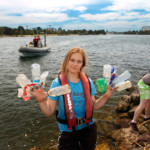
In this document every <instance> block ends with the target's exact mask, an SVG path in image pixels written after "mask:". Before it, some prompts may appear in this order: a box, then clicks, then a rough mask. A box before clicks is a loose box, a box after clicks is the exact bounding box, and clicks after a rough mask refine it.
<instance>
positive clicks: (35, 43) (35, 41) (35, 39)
mask: <svg viewBox="0 0 150 150" xmlns="http://www.w3.org/2000/svg"><path fill="white" fill-rule="evenodd" d="M33 44H34V47H37V44H38V39H37V37H36V36H35V37H34V39H33Z"/></svg>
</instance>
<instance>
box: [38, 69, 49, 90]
mask: <svg viewBox="0 0 150 150" xmlns="http://www.w3.org/2000/svg"><path fill="white" fill-rule="evenodd" d="M48 74H49V72H48V71H45V72H43V73H42V74H41V76H40V84H42V83H43V88H44V86H45V82H46V78H47V76H48Z"/></svg>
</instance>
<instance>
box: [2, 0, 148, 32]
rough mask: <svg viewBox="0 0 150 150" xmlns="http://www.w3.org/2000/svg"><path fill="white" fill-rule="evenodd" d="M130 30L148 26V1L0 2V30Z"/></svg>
mask: <svg viewBox="0 0 150 150" xmlns="http://www.w3.org/2000/svg"><path fill="white" fill-rule="evenodd" d="M2 26H7V27H11V28H17V27H18V26H23V27H24V28H25V29H32V28H35V27H41V28H59V27H61V28H62V29H65V30H68V29H69V30H78V29H80V30H82V29H86V30H102V29H103V30H105V31H109V32H111V31H117V32H123V31H129V30H131V31H133V30H138V31H139V30H142V27H143V26H150V0H0V27H2Z"/></svg>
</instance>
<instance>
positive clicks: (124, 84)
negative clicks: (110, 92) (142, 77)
mask: <svg viewBox="0 0 150 150" xmlns="http://www.w3.org/2000/svg"><path fill="white" fill-rule="evenodd" d="M131 87H132V84H131V82H130V81H125V82H121V83H120V84H118V85H117V87H116V91H122V90H125V89H128V88H131Z"/></svg>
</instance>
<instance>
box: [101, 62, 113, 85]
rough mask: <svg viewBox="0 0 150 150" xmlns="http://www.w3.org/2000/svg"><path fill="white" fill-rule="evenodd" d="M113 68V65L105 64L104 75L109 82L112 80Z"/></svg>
mask: <svg viewBox="0 0 150 150" xmlns="http://www.w3.org/2000/svg"><path fill="white" fill-rule="evenodd" d="M111 68H112V67H111V65H109V64H106V65H104V66H103V77H104V78H105V79H106V81H107V83H109V82H110V77H111Z"/></svg>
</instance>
